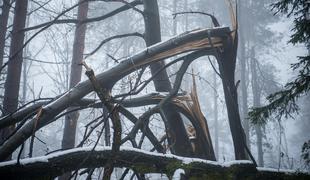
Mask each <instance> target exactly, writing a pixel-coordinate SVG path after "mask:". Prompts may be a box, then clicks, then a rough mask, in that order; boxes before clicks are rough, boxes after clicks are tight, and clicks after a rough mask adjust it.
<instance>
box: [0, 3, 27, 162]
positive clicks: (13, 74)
mask: <svg viewBox="0 0 310 180" xmlns="http://www.w3.org/2000/svg"><path fill="white" fill-rule="evenodd" d="M27 5H28V1H27V0H24V1H16V2H15V10H14V22H13V30H12V38H11V46H10V57H9V60H8V70H7V77H6V81H5V90H4V100H3V110H4V114H5V115H6V114H9V113H12V112H14V111H15V110H16V109H17V105H18V96H19V87H20V77H21V70H22V62H23V43H24V36H25V33H24V32H21V31H20V30H21V29H23V28H25V23H26V15H27ZM13 129H14V126H10V127H7V128H5V129H2V130H1V132H0V133H1V135H0V138H1V139H0V143H3V141H4V140H5V139H6V138H7V137H8V136H9V135H10V133H11V132H12V131H13ZM7 157H8V156H7Z"/></svg>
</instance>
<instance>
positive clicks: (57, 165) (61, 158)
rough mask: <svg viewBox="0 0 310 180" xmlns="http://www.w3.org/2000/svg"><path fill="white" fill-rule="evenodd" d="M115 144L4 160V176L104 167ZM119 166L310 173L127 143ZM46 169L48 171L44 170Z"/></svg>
mask: <svg viewBox="0 0 310 180" xmlns="http://www.w3.org/2000/svg"><path fill="white" fill-rule="evenodd" d="M111 154H112V151H111V147H96V148H95V149H94V150H93V147H83V148H75V149H71V150H65V151H60V152H55V153H52V154H49V155H46V156H42V157H35V158H29V159H22V160H20V163H19V164H17V162H16V160H12V161H8V162H2V163H0V177H1V178H3V179H51V178H54V177H56V176H59V175H61V174H63V173H65V172H67V171H73V170H78V169H82V168H98V167H103V166H104V165H105V164H106V162H107V161H108V160H109V159H110V157H111ZM114 162H115V166H116V167H127V168H130V169H134V170H135V171H137V172H139V173H145V174H146V173H160V174H166V175H167V176H168V177H171V176H172V175H173V174H174V172H175V171H176V170H177V169H183V170H184V172H185V175H184V176H185V177H186V178H199V179H274V180H277V179H299V180H300V179H301V180H302V179H305V180H306V179H309V178H310V175H309V174H306V173H301V172H294V171H283V170H281V171H278V170H276V169H264V168H256V167H255V166H254V165H253V164H252V162H251V161H247V160H241V161H231V162H226V163H218V162H215V161H209V160H203V159H198V158H184V157H180V156H176V155H172V154H161V153H152V152H148V151H144V150H141V149H135V148H128V147H123V148H121V149H120V151H119V152H118V153H117V155H116V156H115V158H114ZM42 172H44V173H42Z"/></svg>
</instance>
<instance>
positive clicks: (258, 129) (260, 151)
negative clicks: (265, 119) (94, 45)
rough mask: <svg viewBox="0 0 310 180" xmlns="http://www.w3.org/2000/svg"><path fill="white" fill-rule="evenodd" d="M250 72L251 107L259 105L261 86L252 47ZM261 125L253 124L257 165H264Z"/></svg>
mask: <svg viewBox="0 0 310 180" xmlns="http://www.w3.org/2000/svg"><path fill="white" fill-rule="evenodd" d="M251 58H252V60H251V71H252V72H251V73H252V92H253V107H260V106H261V103H260V96H261V88H260V87H259V82H258V76H257V70H256V68H257V64H256V61H255V49H254V47H252V49H251ZM262 128H263V127H262V126H261V125H258V124H257V125H255V133H256V146H257V157H258V165H259V166H261V167H263V166H264V154H263V132H262Z"/></svg>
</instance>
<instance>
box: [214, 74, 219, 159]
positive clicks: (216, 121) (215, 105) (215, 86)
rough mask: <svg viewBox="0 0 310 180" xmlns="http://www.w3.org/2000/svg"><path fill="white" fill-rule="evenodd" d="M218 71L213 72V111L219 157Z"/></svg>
mask: <svg viewBox="0 0 310 180" xmlns="http://www.w3.org/2000/svg"><path fill="white" fill-rule="evenodd" d="M216 76H217V75H216V73H214V74H213V87H214V91H213V92H214V94H213V103H214V108H213V113H214V151H215V156H216V158H217V159H218V158H219V128H218V107H217V106H218V104H217V96H218V95H217V79H216Z"/></svg>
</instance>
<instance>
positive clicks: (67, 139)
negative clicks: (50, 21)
mask: <svg viewBox="0 0 310 180" xmlns="http://www.w3.org/2000/svg"><path fill="white" fill-rule="evenodd" d="M80 1H83V0H80ZM87 12H88V2H84V3H81V4H80V5H79V7H78V15H77V16H78V17H77V19H78V21H83V20H85V19H87ZM86 28H87V24H77V25H76V28H75V34H74V42H73V53H72V54H73V56H72V61H71V73H70V83H69V88H72V87H74V86H75V85H76V84H77V83H78V82H80V81H81V77H82V66H81V62H82V61H83V53H84V46H85V34H86ZM71 110H72V108H70V107H69V108H68V111H71ZM78 118H79V112H78V111H75V112H72V113H70V114H68V115H66V117H65V127H64V133H63V138H62V143H61V147H62V149H70V148H74V147H75V135H76V126H77V120H78ZM70 176H71V174H70V173H66V174H64V175H63V176H61V177H60V180H66V179H69V178H70Z"/></svg>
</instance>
